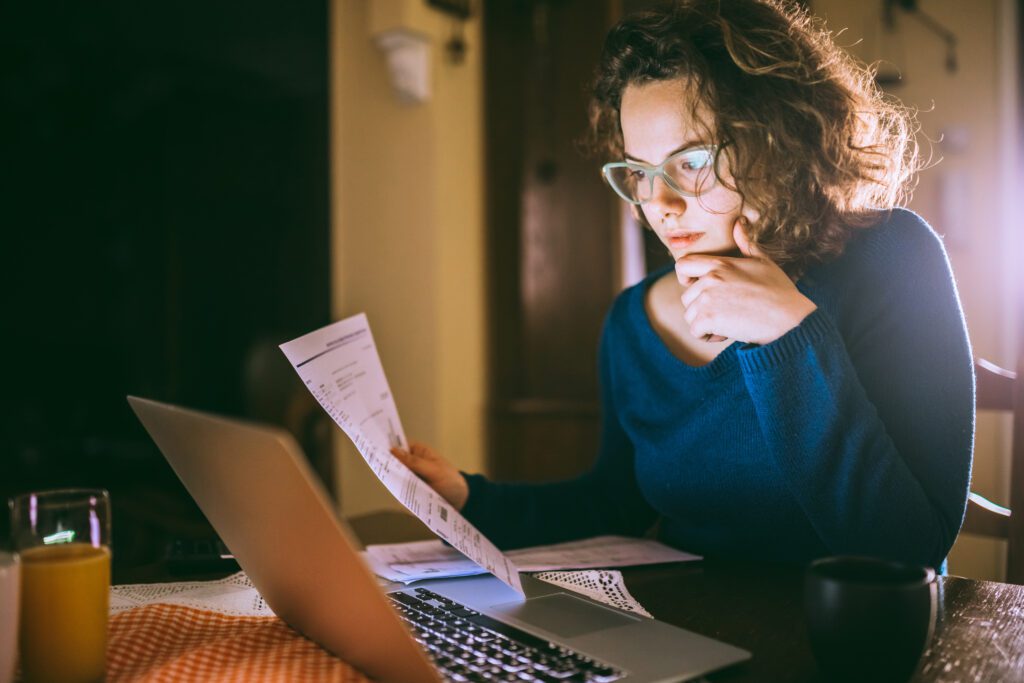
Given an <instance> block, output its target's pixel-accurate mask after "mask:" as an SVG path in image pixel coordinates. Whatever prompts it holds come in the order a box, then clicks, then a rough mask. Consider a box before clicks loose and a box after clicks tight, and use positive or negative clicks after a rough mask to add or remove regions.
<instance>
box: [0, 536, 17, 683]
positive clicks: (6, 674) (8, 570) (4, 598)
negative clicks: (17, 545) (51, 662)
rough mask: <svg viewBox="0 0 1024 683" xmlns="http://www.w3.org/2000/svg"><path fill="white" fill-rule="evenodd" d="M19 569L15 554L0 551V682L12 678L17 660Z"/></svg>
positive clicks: (3, 682) (8, 680)
mask: <svg viewBox="0 0 1024 683" xmlns="http://www.w3.org/2000/svg"><path fill="white" fill-rule="evenodd" d="M20 569H21V567H20V565H19V563H18V556H17V555H14V554H12V553H5V552H0V683H11V681H13V680H14V665H15V663H16V662H17V660H18V602H19V596H20V595H21V582H20V578H21V571H20Z"/></svg>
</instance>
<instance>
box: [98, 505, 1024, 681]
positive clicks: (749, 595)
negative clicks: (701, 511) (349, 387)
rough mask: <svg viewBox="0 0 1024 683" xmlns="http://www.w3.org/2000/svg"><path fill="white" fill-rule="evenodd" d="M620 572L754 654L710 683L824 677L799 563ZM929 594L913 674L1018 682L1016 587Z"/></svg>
mask: <svg viewBox="0 0 1024 683" xmlns="http://www.w3.org/2000/svg"><path fill="white" fill-rule="evenodd" d="M351 526H352V527H353V530H354V531H355V533H356V535H357V536H358V537H359V538H360V539H362V540H363V542H367V543H397V542H403V541H411V540H419V539H422V538H430V537H432V534H430V532H429V531H428V530H427V529H426V527H423V526H422V524H421V523H420V522H419V521H418V520H416V519H415V518H413V517H411V516H409V515H407V514H402V513H380V514H374V515H370V516H368V517H366V518H363V519H357V520H352V524H351ZM139 569H140V571H139V572H132V573H128V572H126V573H124V574H122V576H120V577H115V583H130V582H151V581H159V580H168V579H169V578H170V577H167V576H166V575H165V573H164V572H163V571H161V569H160V567H157V566H153V567H146V568H139ZM622 573H623V576H624V578H625V580H626V586H627V587H628V588H629V591H630V593H632V595H633V597H634V598H636V599H637V600H638V601H639V602H640V603H641V604H642V605H643V606H644V607H645V608H647V610H648V611H649V612H650V613H651V614H652V615H654V616H655V617H656V618H658V619H661V620H662V621H665V622H667V623H670V624H675V625H676V626H680V627H682V628H686V629H689V630H691V631H695V632H697V633H701V634H703V635H706V636H710V637H712V638H717V639H719V640H723V641H725V642H727V643H731V644H733V645H736V646H738V647H742V648H743V649H745V650H749V651H750V652H751V653H752V654H753V657H752V658H751V659H750V660H749V661H747V662H745V663H743V664H740V665H737V666H734V667H732V668H730V669H726V670H723V671H720V672H717V673H715V674H712V675H709V676H708V677H707V679H708V680H709V681H712V682H714V683H717V682H719V681H722V682H725V681H728V682H729V683H739V682H747V681H758V682H761V681H779V682H784V681H793V682H801V683H803V682H812V681H813V682H817V681H824V680H825V679H824V678H823V677H822V676H820V675H819V673H818V668H817V665H816V663H815V661H814V656H813V655H812V653H811V649H810V644H809V641H808V636H807V626H806V622H805V619H804V614H803V597H802V596H803V568H802V567H799V566H788V565H772V564H764V563H747V562H737V561H723V560H713V559H705V560H703V561H700V562H690V563H681V564H671V565H656V566H650V567H632V568H627V569H624V570H622ZM183 578H184V577H177V580H182V579H183ZM189 578H213V577H212V576H203V577H199V576H195V577H189ZM172 580H173V579H172ZM937 596H938V600H937V618H936V627H935V631H934V635H933V637H932V639H931V642H930V645H929V646H928V648H927V649H926V650H925V653H924V655H923V656H922V657H921V662H920V664H919V666H918V669H917V672H916V674H915V675H914V678H913V679H912V680H914V681H943V682H945V681H981V682H986V683H987V682H988V681H1024V586H1017V585H1011V584H1003V583H994V582H990V581H975V580H971V579H964V578H960V577H954V576H946V577H939V578H938V591H937Z"/></svg>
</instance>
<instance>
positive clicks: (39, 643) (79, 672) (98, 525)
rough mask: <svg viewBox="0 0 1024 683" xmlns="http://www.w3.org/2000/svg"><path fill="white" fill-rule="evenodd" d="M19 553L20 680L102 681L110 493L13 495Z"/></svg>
mask: <svg viewBox="0 0 1024 683" xmlns="http://www.w3.org/2000/svg"><path fill="white" fill-rule="evenodd" d="M10 506H11V537H12V539H13V541H14V549H15V550H16V551H18V553H19V554H20V556H21V621H20V628H19V638H18V644H19V654H20V660H19V661H20V664H21V680H22V681H23V682H24V683H37V682H42V681H49V682H53V683H92V682H93V681H102V680H103V678H104V672H105V670H106V659H107V613H108V611H109V604H110V496H109V494H108V493H107V492H106V491H103V490H100V489H60V490H55V491H40V492H38V493H26V494H24V495H21V496H17V497H15V498H12V499H11V501H10Z"/></svg>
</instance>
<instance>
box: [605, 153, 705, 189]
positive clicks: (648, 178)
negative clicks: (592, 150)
mask: <svg viewBox="0 0 1024 683" xmlns="http://www.w3.org/2000/svg"><path fill="white" fill-rule="evenodd" d="M714 160H715V156H714V152H713V151H712V150H710V149H691V150H684V151H682V152H679V153H678V154H675V155H673V156H671V157H669V158H668V159H666V160H665V163H664V164H663V165H662V168H663V171H662V172H661V173H660V174H659V173H657V169H656V168H653V167H650V166H646V165H641V164H625V165H623V166H616V167H613V168H610V169H609V170H608V173H607V176H608V181H609V182H610V183H611V184H612V186H613V188H614V189H615V190H616V191H617V192H618V193H619V194H620V195H622V196H623V197H626V198H628V199H629V200H630V201H634V202H646V201H648V200H649V199H650V198H651V195H652V193H653V190H654V176H657V175H661V176H662V179H663V180H665V182H666V184H668V185H669V187H671V188H672V189H673V190H676V191H677V192H682V193H684V194H686V195H689V196H691V197H692V196H696V195H698V194H700V193H701V192H703V191H705V190H708V189H710V188H711V186H712V185H713V184H714V181H715V173H714Z"/></svg>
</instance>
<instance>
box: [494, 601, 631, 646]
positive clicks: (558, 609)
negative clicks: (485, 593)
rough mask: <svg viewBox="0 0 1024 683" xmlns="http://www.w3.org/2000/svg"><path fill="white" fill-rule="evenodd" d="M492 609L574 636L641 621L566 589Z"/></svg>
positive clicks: (566, 635)
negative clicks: (579, 596)
mask: <svg viewBox="0 0 1024 683" xmlns="http://www.w3.org/2000/svg"><path fill="white" fill-rule="evenodd" d="M491 609H493V610H495V611H497V612H499V613H500V614H502V615H507V616H509V617H513V618H515V619H518V620H519V621H522V622H524V623H527V624H532V625H535V626H539V627H540V628H542V629H544V630H546V631H551V632H552V633H554V634H556V635H559V636H561V637H563V638H575V637H576V636H582V635H586V634H587V633H593V632H594V631H602V630H604V629H606V628H615V627H616V626H626V625H628V624H632V623H633V622H636V621H640V619H639V618H636V617H631V616H628V615H626V614H622V613H621V612H615V611H612V610H610V609H607V608H605V607H601V606H600V605H595V604H593V603H590V602H587V601H586V600H583V599H581V598H577V597H575V596H572V595H567V594H566V593H555V594H554V595H545V596H542V597H539V598H530V599H529V600H527V601H526V602H516V603H507V604H504V605H493V606H492V607H491Z"/></svg>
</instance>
